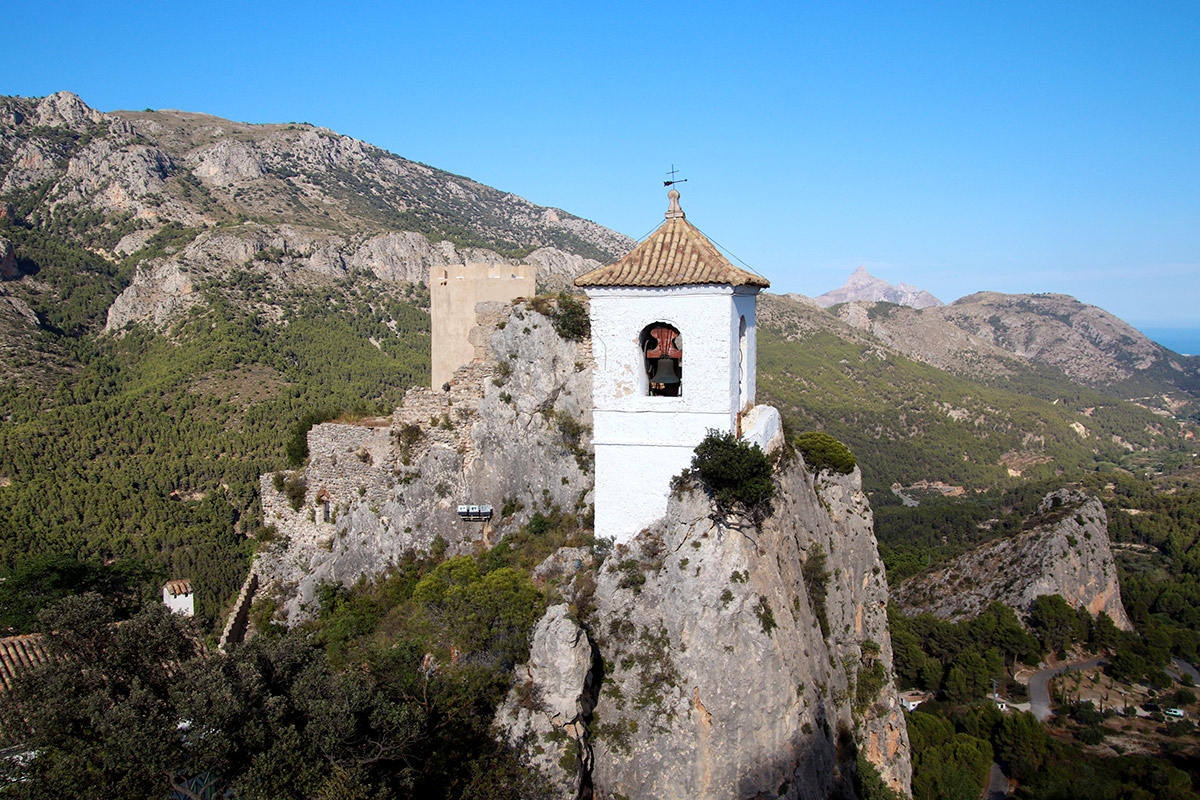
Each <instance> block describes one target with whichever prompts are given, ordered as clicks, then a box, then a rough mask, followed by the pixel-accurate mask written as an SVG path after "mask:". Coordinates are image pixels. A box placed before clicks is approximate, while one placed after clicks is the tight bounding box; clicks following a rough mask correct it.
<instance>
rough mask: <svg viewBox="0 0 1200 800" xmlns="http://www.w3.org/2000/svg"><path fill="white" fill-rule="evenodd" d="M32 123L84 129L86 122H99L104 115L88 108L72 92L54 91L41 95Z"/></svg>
mask: <svg viewBox="0 0 1200 800" xmlns="http://www.w3.org/2000/svg"><path fill="white" fill-rule="evenodd" d="M34 114H35V118H36V122H35V123H34V124H36V125H38V126H40V127H46V128H70V129H72V130H84V129H85V128H86V127H87V125H88V123H96V122H100V121H101V120H103V119H104V115H103V114H101V113H100V112H99V111H97V110H95V109H94V108H89V107H88V105H87V104H86V103H84V102H83V101H82V100H80V99H79V95H77V94H74V93H73V92H55V93H54V94H52V95H49V96H47V97H43V98H42V99H41V100H40V101H39V102H38V104H37V107H36V109H35V110H34Z"/></svg>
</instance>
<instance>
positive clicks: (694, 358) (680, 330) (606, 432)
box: [575, 189, 770, 542]
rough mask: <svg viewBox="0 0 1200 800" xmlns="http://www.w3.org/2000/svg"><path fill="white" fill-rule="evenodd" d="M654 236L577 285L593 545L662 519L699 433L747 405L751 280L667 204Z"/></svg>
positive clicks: (673, 199) (721, 426)
mask: <svg viewBox="0 0 1200 800" xmlns="http://www.w3.org/2000/svg"><path fill="white" fill-rule="evenodd" d="M668 197H669V198H670V206H669V208H668V210H667V214H666V220H665V221H664V222H663V224H662V225H661V226H660V227H659V228H658V230H656V231H655V232H654V233H652V234H651V235H650V236H649V237H647V238H646V240H645V241H643V242H642V243H641V244H639V245H638V246H637V247H635V248H634V249H633V250H632V251H630V252H629V254H628V255H626V256H625V257H624V258H622V259H621V260H619V261H617V262H616V263H613V264H610V265H608V266H606V267H601V268H600V269H596V270H593V271H591V272H588V273H586V274H584V275H581V276H579V277H578V278H577V279H576V280H575V285H576V286H578V287H580V288H582V289H583V290H584V291H585V292H586V293H587V296H588V298H589V300H590V301H591V323H592V352H593V356H594V359H595V371H594V378H593V390H592V402H593V426H594V437H593V443H594V444H595V448H596V488H595V507H596V524H595V530H596V535H597V536H613V537H615V538H616V540H617V541H618V542H620V541H625V540H628V539H630V538H632V537H633V536H634V535H635V534H637V533H638V531H640V530H641V529H642V528H644V527H646V526H647V525H649V524H650V523H651V522H653V521H654V520H656V519H658V518H659V517H661V516H662V515H663V513H664V512H665V510H666V505H667V497H668V494H669V492H670V482H671V478H672V477H673V476H675V475H677V474H679V473H680V472H681V471H682V470H683V469H684V468H685V467H687V466H688V465H689V464H690V463H691V460H692V451H693V450H694V449H695V448H696V445H698V444H699V443H700V442H701V441H702V440H703V439H704V437H705V435H706V434H707V432H708V430H709V429H716V430H719V431H734V432H737V433H739V434H740V433H741V431H740V430H739V422H740V419H741V414H742V413H743V412H745V411H748V410H749V409H750V408H752V407H753V405H754V391H755V360H756V358H755V355H756V345H755V310H756V306H757V299H758V293H759V291H761V290H762V289H765V288H767V287H768V286H770V283H769V282H768V281H767V280H766V279H765V278H763V277H761V276H759V275H755V274H753V273H751V272H747V271H746V270H742V269H739V268H737V267H735V266H733V265H732V264H730V263H729V261H728V260H727V259H726V258H725V257H724V256H723V255H721V253H720V252H719V251H718V250H717V248H716V247H715V246H714V245H713V243H712V242H710V241H709V240H708V239H707V238H706V237H705V236H704V234H702V233H700V231H698V230H697V229H696V228H695V227H694V226H692V225H691V224H690V223H689V222H688V221H687V218H686V217H685V215H684V213H683V209H682V208H680V206H679V192H677V191H675V190H674V189H672V190H671V191H670V193H669V194H668Z"/></svg>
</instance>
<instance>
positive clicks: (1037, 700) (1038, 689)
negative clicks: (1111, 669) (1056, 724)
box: [1029, 658, 1104, 722]
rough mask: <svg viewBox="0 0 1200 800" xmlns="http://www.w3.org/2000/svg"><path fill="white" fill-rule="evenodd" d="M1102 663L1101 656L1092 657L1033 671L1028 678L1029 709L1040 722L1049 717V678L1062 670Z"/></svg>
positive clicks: (1089, 666) (1089, 667)
mask: <svg viewBox="0 0 1200 800" xmlns="http://www.w3.org/2000/svg"><path fill="white" fill-rule="evenodd" d="M1103 663H1104V659H1102V658H1092V659H1089V660H1087V661H1077V662H1075V663H1074V664H1064V665H1063V666H1061V667H1054V668H1053V669H1043V670H1040V671H1039V672H1035V673H1033V677H1032V678H1030V679H1029V710H1030V711H1032V712H1033V715H1034V716H1035V717H1037V718H1038V720H1040V721H1041V722H1045V721H1046V720H1048V719H1050V691H1049V689H1048V686H1049V684H1050V679H1051V678H1053V677H1054V676H1055V675H1058V674H1060V673H1063V672H1071V671H1074V670H1081V669H1091V668H1092V667H1098V666H1100V665H1101V664H1103Z"/></svg>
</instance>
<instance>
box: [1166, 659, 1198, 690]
mask: <svg viewBox="0 0 1200 800" xmlns="http://www.w3.org/2000/svg"><path fill="white" fill-rule="evenodd" d="M1171 663H1172V664H1173V665H1174V666H1175V669H1176V671H1177V672H1178V673H1179V674H1180V675H1191V676H1192V682H1193V683H1195V684H1196V685H1197V686H1200V672H1197V671H1196V668H1195V667H1193V666H1192V665H1191V664H1189V663H1188V662H1186V661H1184V660H1183V659H1182V658H1172V659H1171Z"/></svg>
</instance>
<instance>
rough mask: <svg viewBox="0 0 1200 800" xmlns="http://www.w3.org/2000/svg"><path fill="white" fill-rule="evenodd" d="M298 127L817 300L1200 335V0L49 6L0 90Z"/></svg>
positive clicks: (29, 9) (36, 14) (11, 32)
mask: <svg viewBox="0 0 1200 800" xmlns="http://www.w3.org/2000/svg"><path fill="white" fill-rule="evenodd" d="M62 89H67V90H70V91H73V92H75V93H76V94H78V95H80V96H81V97H82V98H83V99H84V101H85V102H87V103H88V104H89V105H91V106H93V107H95V108H98V109H100V110H102V111H112V110H117V109H142V108H179V109H184V110H188V111H197V112H205V113H210V114H215V115H217V116H221V117H226V118H230V119H235V120H241V121H246V122H289V121H304V122H311V123H314V124H317V125H322V126H325V127H328V128H332V129H334V130H336V131H338V132H340V133H344V134H348V135H350V136H354V137H356V138H360V139H364V140H366V141H368V142H370V143H372V144H375V145H378V146H380V147H383V148H385V149H387V150H390V151H392V152H394V153H397V154H399V155H401V156H404V157H406V158H411V159H415V160H417V161H422V162H425V163H427V164H430V165H432V166H436V167H440V168H442V169H447V170H450V171H451V172H456V173H458V174H461V175H466V176H468V177H470V178H473V179H475V180H478V181H481V182H483V183H486V184H489V185H492V186H495V187H496V188H498V189H502V190H505V191H510V192H513V193H515V194H519V195H521V196H523V197H526V198H528V199H529V200H531V201H532V202H535V203H538V204H541V205H547V206H556V207H560V208H563V209H566V210H567V211H570V212H572V213H574V214H578V215H580V216H583V217H586V218H588V219H592V220H595V221H596V222H599V223H600V224H602V225H606V226H608V227H611V228H615V229H616V230H619V231H621V232H623V233H626V234H628V235H630V236H633V237H635V238H640V237H642V236H644V235H645V234H647V233H649V232H650V231H651V230H652V229H653V228H655V227H656V226H657V225H658V223H659V222H660V221H661V219H662V213H663V212H664V211H665V210H666V198H665V195H664V190H663V188H662V181H663V180H664V179H665V178H666V175H665V173H666V172H667V171H668V170H669V169H670V168H671V166H672V165H674V166H676V167H677V168H678V169H679V170H680V175H679V176H680V177H683V178H687V179H688V182H687V183H686V184H683V185H681V186H680V187H679V188H680V189H681V191H682V193H683V207H684V209H685V210H686V211H687V213H688V219H689V220H690V221H692V222H693V223H695V224H696V225H697V226H698V227H699V228H700V229H701V230H703V231H704V232H705V233H706V234H708V235H709V237H710V238H712V239H713V240H714V241H715V242H717V243H718V244H720V245H722V246H723V247H725V248H727V249H728V251H729V252H730V253H732V254H733V255H734V256H736V257H737V258H738V259H740V260H741V261H743V262H745V263H746V264H747V265H749V266H750V267H751V268H753V269H754V270H756V271H757V272H760V273H762V274H763V275H765V276H767V277H768V278H769V279H770V280H771V282H772V290H773V291H779V292H800V293H803V294H807V295H817V294H821V293H822V292H825V291H828V290H830V289H833V288H836V287H838V286H840V285H841V284H842V283H843V282H844V281H845V279H846V278H847V276H848V275H849V274H850V272H851V271H852V270H853V269H854V268H855V267H857V266H858V265H860V264H863V265H866V267H867V268H868V269H869V270H871V272H872V273H874V274H875V275H877V276H879V277H882V278H885V279H886V280H889V281H891V282H893V283H899V282H906V283H910V284H914V285H916V286H918V287H920V288H923V289H927V290H929V291H931V292H933V293H934V294H935V295H937V296H938V297H939V298H941V299H942V300H944V301H947V302H949V301H951V300H954V299H956V298H958V297H961V296H963V295H965V294H969V293H971V292H975V291H981V290H993V291H1001V292H1017V293H1024V292H1064V293H1067V294H1071V295H1074V296H1076V297H1078V298H1079V299H1080V300H1083V301H1084V302H1088V303H1093V304H1095V305H1099V306H1101V307H1103V308H1105V309H1107V310H1109V311H1111V312H1113V313H1115V314H1118V315H1119V316H1121V317H1123V318H1124V319H1126V320H1128V321H1130V322H1133V323H1135V324H1138V325H1141V326H1158V327H1170V326H1186V327H1200V313H1198V311H1197V307H1198V306H1200V2H1196V0H1175V2H1154V0H1140V2H1136V3H1135V2H1105V1H1104V0H1092V1H1090V2H1049V3H1047V2H1044V0H1043V1H1042V2H990V3H959V2H946V3H904V2H878V3H833V2H822V3H809V2H794V1H793V2H773V1H771V0H759V2H742V3H729V2H691V3H649V2H641V3H627V2H623V1H621V0H610V1H609V2H604V3H579V2H570V0H566V1H562V0H560V2H509V3H499V2H491V3H488V2H458V0H437V1H434V2H431V1H430V0H424V2H419V3H413V2H392V3H363V2H340V3H330V2H320V3H317V2H310V0H292V2H288V3H278V2H273V1H270V0H268V1H265V2H255V3H245V4H242V3H233V2H221V1H220V0H217V1H216V2H205V3H192V2H169V3H144V2H139V3H131V2H102V1H99V2H97V1H95V0H93V2H87V3H84V2H61V1H59V0H39V2H25V3H13V4H10V6H9V7H8V8H7V9H6V11H5V13H4V58H3V66H2V67H0V94H17V95H26V96H40V95H45V94H49V93H51V92H55V91H59V90H62Z"/></svg>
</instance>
